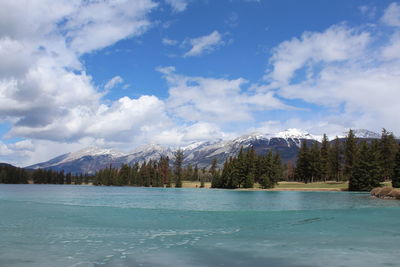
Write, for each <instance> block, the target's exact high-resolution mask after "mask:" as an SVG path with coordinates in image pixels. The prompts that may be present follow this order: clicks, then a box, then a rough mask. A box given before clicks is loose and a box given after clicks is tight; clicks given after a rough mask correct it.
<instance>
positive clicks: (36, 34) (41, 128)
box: [0, 0, 159, 157]
mask: <svg viewBox="0 0 400 267" xmlns="http://www.w3.org/2000/svg"><path fill="white" fill-rule="evenodd" d="M156 6H157V4H156V3H155V2H153V1H151V0H138V1H135V2H134V3H133V2H131V1H128V0H121V1H108V0H107V1H89V2H88V1H83V0H74V1H69V0H61V1H51V0H43V1H28V0H22V1H18V2H16V1H11V0H10V1H8V0H6V1H2V3H1V8H0V57H1V61H0V118H1V119H2V120H3V121H7V122H9V123H10V124H11V130H10V131H9V132H8V133H7V134H6V137H9V138H11V137H19V138H26V140H25V141H26V142H32V143H31V144H33V145H35V146H37V145H43V144H44V142H50V143H54V145H52V147H57V145H56V144H57V143H60V144H61V143H64V144H78V145H76V147H79V144H80V143H81V142H82V140H84V139H85V140H86V139H87V138H89V139H90V140H91V142H97V141H98V140H103V141H104V140H105V142H107V140H110V142H112V140H115V136H112V133H113V132H112V131H111V129H110V128H112V127H110V126H109V125H107V123H105V122H104V121H102V120H104V119H103V117H102V116H104V117H107V118H112V117H113V115H114V116H116V115H117V114H118V115H119V118H120V120H123V119H122V118H127V116H128V114H129V116H130V120H129V122H128V120H127V123H122V122H119V121H118V120H116V119H114V121H116V122H117V124H115V125H117V126H118V127H123V128H122V129H121V132H122V133H125V132H126V127H127V126H126V125H130V127H131V129H132V131H135V133H138V134H139V135H140V134H143V132H145V131H146V127H145V126H146V125H144V124H145V122H149V123H153V121H152V120H151V119H150V118H151V117H152V116H154V112H157V111H159V109H155V108H152V109H151V110H149V109H146V106H147V105H151V104H152V103H154V101H155V102H157V99H155V100H154V99H153V98H152V97H147V98H146V97H144V98H143V97H140V98H138V99H128V98H122V99H120V100H118V101H116V102H115V103H110V104H109V105H105V104H102V97H103V95H102V93H101V92H100V91H99V90H98V87H97V86H96V85H95V84H94V83H93V81H92V78H91V77H90V76H89V75H88V74H86V72H85V68H84V66H83V64H82V61H81V55H83V54H85V53H90V52H93V51H95V50H99V49H102V48H104V47H106V46H110V45H112V44H114V43H116V42H117V41H119V40H122V39H125V38H130V37H133V36H138V35H141V34H143V33H144V32H145V31H146V30H147V29H148V27H149V26H150V25H151V23H152V22H151V21H150V19H149V18H148V16H147V15H148V14H149V13H150V12H151V11H152V10H153V9H154V8H155V7H156ZM43 14H45V15H43ZM21 18H23V19H21ZM121 82H122V78H121V77H119V76H117V77H114V78H113V79H112V80H110V81H109V82H108V83H107V84H106V86H105V88H106V89H111V88H112V87H114V86H116V85H117V84H118V83H121ZM149 98H150V99H151V100H153V102H152V101H148V99H149ZM129 103H131V104H132V103H133V105H129ZM139 107H141V108H143V111H142V112H138V108H139ZM132 110H134V111H135V112H132ZM146 112H149V113H148V114H146ZM144 117H145V118H144ZM130 121H133V122H135V123H136V125H132V123H130ZM110 123H111V122H110ZM115 125H114V127H115ZM101 127H104V129H100V128H101ZM96 129H97V130H98V131H99V132H98V133H95V130H96ZM117 130H118V128H116V129H115V130H114V132H115V131H117ZM143 135H144V134H143ZM96 138H97V139H96ZM124 140H125V141H126V139H124ZM22 144H23V143H15V145H13V144H9V145H4V144H3V145H2V148H1V149H2V154H5V153H6V152H7V151H13V155H19V156H21V157H22V156H23V155H22V154H21V153H22V152H21V149H22V148H23V146H22ZM59 147H60V149H61V148H62V149H66V148H67V145H63V146H59ZM73 147H74V146H73V145H71V147H69V148H68V149H69V150H70V149H73ZM6 148H7V149H6ZM38 149H39V148H35V149H34V150H35V151H36V152H37V155H40V153H39V152H38ZM24 150H25V151H28V150H29V149H28V147H26V146H25V147H24ZM47 152H49V151H47ZM61 152H64V151H62V150H60V151H57V153H61ZM7 153H8V152H7ZM37 157H39V156H37Z"/></svg>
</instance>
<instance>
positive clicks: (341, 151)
mask: <svg viewBox="0 0 400 267" xmlns="http://www.w3.org/2000/svg"><path fill="white" fill-rule="evenodd" d="M294 177H295V180H298V181H302V182H305V183H309V182H317V181H327V180H336V181H348V182H349V190H350V191H370V190H371V189H372V188H374V187H377V186H380V184H381V183H382V182H384V181H390V180H391V181H392V185H393V187H400V149H399V145H398V142H397V141H396V139H395V137H394V135H393V133H391V132H388V131H387V130H386V129H383V130H382V135H381V138H380V139H371V140H361V139H357V138H356V137H355V135H354V132H353V131H352V130H350V131H349V133H348V135H347V136H346V138H345V139H344V140H340V139H339V138H338V137H336V139H335V140H334V141H333V142H329V140H328V138H327V136H326V135H324V136H323V139H322V142H321V143H317V142H315V143H313V144H312V145H311V146H309V145H308V144H307V142H303V143H302V144H301V147H300V150H299V153H298V156H297V162H296V167H295V170H294Z"/></svg>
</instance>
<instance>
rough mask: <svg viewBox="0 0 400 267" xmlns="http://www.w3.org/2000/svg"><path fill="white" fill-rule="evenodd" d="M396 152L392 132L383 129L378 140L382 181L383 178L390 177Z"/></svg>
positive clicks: (387, 178)
mask: <svg viewBox="0 0 400 267" xmlns="http://www.w3.org/2000/svg"><path fill="white" fill-rule="evenodd" d="M396 153H397V142H396V139H395V138H394V136H393V133H390V132H388V131H387V130H386V129H383V130H382V135H381V140H380V157H381V167H382V178H383V179H382V182H383V181H384V180H390V179H392V175H393V169H394V162H395V157H396Z"/></svg>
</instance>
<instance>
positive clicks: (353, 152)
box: [344, 129, 357, 179]
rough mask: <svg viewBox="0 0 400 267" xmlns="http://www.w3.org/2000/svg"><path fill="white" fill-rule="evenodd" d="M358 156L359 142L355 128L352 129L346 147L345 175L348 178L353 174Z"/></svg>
mask: <svg viewBox="0 0 400 267" xmlns="http://www.w3.org/2000/svg"><path fill="white" fill-rule="evenodd" d="M356 158H357V143H356V137H355V135H354V132H353V130H351V129H350V131H349V133H348V135H347V137H346V142H345V148H344V175H345V178H346V179H349V178H350V177H351V176H352V172H353V167H354V164H355V161H356Z"/></svg>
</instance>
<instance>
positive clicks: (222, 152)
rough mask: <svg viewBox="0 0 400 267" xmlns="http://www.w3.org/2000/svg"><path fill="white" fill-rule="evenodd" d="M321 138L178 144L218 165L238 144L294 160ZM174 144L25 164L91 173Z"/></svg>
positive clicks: (165, 151)
mask: <svg viewBox="0 0 400 267" xmlns="http://www.w3.org/2000/svg"><path fill="white" fill-rule="evenodd" d="M354 133H355V135H356V137H358V138H368V139H371V138H380V135H379V134H377V133H374V132H371V131H368V130H363V129H361V130H354ZM320 140H321V137H320V136H315V135H311V134H309V133H307V132H304V131H301V130H298V129H287V130H285V131H282V132H278V133H275V134H263V133H252V134H247V135H243V136H240V137H237V138H235V139H233V140H221V139H218V140H211V141H200V142H194V143H191V144H188V145H186V146H183V147H181V149H182V150H183V153H184V164H185V165H188V164H191V165H196V164H197V165H198V166H199V167H200V168H202V167H208V166H209V165H210V163H211V161H212V160H213V159H214V158H216V159H217V161H218V163H219V165H222V164H223V163H224V161H225V160H226V159H228V158H229V157H231V156H235V155H237V153H238V152H239V151H240V148H241V147H243V148H244V149H246V148H249V147H253V148H254V149H255V150H256V152H257V153H259V154H265V153H267V152H268V151H269V150H272V151H274V152H279V153H280V154H281V157H282V159H283V161H285V162H287V161H294V160H295V159H296V157H297V153H298V150H299V148H300V145H301V144H302V142H307V143H308V144H310V145H311V144H313V143H315V142H319V141H320ZM176 150H177V148H171V147H165V146H161V145H158V144H149V145H144V146H141V147H138V148H136V149H135V150H134V151H133V152H131V153H127V154H125V153H122V152H119V151H115V150H112V149H101V148H95V147H90V148H86V149H82V150H80V151H77V152H74V153H68V154H65V155H61V156H58V157H56V158H54V159H51V160H49V161H47V162H43V163H39V164H35V165H32V166H29V167H28V168H31V169H38V168H43V169H55V170H64V171H66V172H73V173H95V172H96V171H98V170H100V169H103V168H106V167H108V166H110V165H112V166H114V167H119V166H121V165H122V164H130V165H132V164H134V163H136V162H139V163H142V162H144V161H149V160H158V159H159V158H160V157H161V156H165V157H166V156H167V157H169V158H170V159H173V158H174V152H175V151H176Z"/></svg>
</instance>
